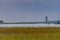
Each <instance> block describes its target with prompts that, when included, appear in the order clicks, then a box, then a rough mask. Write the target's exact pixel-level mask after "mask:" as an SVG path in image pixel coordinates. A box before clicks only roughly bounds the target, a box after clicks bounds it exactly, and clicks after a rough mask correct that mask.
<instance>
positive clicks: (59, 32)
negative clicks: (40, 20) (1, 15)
mask: <svg viewBox="0 0 60 40" xmlns="http://www.w3.org/2000/svg"><path fill="white" fill-rule="evenodd" d="M0 40H60V28H0Z"/></svg>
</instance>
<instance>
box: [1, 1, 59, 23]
mask: <svg viewBox="0 0 60 40" xmlns="http://www.w3.org/2000/svg"><path fill="white" fill-rule="evenodd" d="M45 16H48V18H49V20H50V21H53V20H60V0H0V20H3V21H4V22H32V21H33V22H36V21H38V22H39V21H44V20H45Z"/></svg>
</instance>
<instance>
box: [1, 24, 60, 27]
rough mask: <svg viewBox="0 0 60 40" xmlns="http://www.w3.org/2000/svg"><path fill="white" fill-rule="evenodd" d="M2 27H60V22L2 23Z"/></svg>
mask: <svg viewBox="0 0 60 40" xmlns="http://www.w3.org/2000/svg"><path fill="white" fill-rule="evenodd" d="M0 27H2V28H5V27H7V28H9V27H60V24H0Z"/></svg>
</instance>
